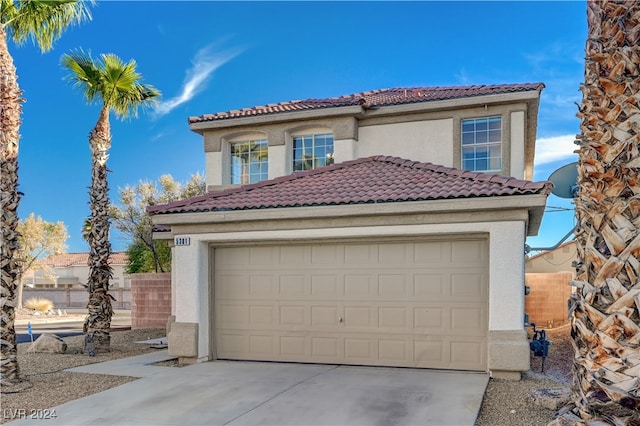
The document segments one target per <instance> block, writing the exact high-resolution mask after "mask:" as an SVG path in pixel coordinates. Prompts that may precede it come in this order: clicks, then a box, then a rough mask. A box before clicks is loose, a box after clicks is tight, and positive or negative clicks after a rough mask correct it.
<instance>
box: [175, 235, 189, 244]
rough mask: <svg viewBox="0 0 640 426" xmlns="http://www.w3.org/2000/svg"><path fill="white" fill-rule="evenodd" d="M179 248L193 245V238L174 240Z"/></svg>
mask: <svg viewBox="0 0 640 426" xmlns="http://www.w3.org/2000/svg"><path fill="white" fill-rule="evenodd" d="M174 243H175V245H177V246H188V245H190V244H191V238H189V237H176V238H175V240H174Z"/></svg>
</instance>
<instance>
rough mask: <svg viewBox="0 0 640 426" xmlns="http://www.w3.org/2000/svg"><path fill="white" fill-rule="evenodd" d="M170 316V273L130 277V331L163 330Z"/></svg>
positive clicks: (133, 275)
mask: <svg viewBox="0 0 640 426" xmlns="http://www.w3.org/2000/svg"><path fill="white" fill-rule="evenodd" d="M170 315H171V273H164V274H132V275H131V329H132V330H136V329H141V328H165V327H166V326H167V320H168V319H169V316H170Z"/></svg>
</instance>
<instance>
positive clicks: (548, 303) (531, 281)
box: [524, 272, 573, 328]
mask: <svg viewBox="0 0 640 426" xmlns="http://www.w3.org/2000/svg"><path fill="white" fill-rule="evenodd" d="M525 277H526V278H525V284H526V285H527V286H529V288H530V293H529V295H528V296H525V298H524V310H525V312H526V313H527V314H529V322H533V323H535V324H536V326H537V327H539V328H554V327H558V326H561V325H564V324H567V323H568V311H569V309H568V301H569V298H570V297H571V293H572V291H573V290H572V288H571V285H569V282H570V281H571V280H572V279H573V274H572V273H571V272H557V273H528V274H525Z"/></svg>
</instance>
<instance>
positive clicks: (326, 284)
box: [311, 274, 338, 300]
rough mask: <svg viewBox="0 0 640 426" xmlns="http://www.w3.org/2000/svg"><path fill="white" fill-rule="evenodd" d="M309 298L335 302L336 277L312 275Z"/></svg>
mask: <svg viewBox="0 0 640 426" xmlns="http://www.w3.org/2000/svg"><path fill="white" fill-rule="evenodd" d="M311 296H312V297H318V298H330V299H333V300H336V299H337V297H338V277H337V276H336V275H334V274H312V275H311Z"/></svg>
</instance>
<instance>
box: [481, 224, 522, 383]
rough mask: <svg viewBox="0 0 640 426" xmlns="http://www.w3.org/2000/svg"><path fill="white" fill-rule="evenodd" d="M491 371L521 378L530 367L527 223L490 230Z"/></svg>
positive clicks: (500, 376)
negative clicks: (526, 313)
mask: <svg viewBox="0 0 640 426" xmlns="http://www.w3.org/2000/svg"><path fill="white" fill-rule="evenodd" d="M489 238H490V247H491V248H490V256H491V270H490V277H491V278H490V280H491V281H490V283H489V360H488V361H489V363H488V364H489V371H490V373H491V376H492V377H495V378H503V379H514V380H519V379H520V376H521V372H522V371H527V370H528V369H529V343H528V341H527V335H526V332H525V330H524V243H525V224H524V222H505V223H501V224H500V225H499V226H494V227H493V229H492V230H491V233H490V237H489Z"/></svg>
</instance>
